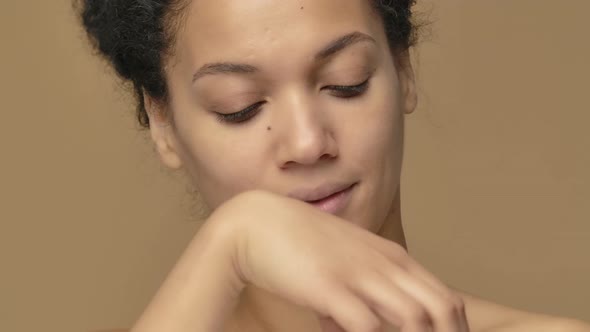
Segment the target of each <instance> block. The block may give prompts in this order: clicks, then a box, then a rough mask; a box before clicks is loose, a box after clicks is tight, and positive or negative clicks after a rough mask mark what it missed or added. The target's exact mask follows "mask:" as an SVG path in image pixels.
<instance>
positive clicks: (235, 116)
mask: <svg viewBox="0 0 590 332" xmlns="http://www.w3.org/2000/svg"><path fill="white" fill-rule="evenodd" d="M370 79H371V78H370V77H369V78H367V79H366V80H365V81H363V82H362V83H360V84H357V85H328V86H326V87H323V88H322V89H321V90H324V89H328V90H332V91H333V94H332V95H333V96H334V97H338V98H342V99H352V98H355V97H360V96H361V95H363V94H364V93H365V92H366V91H367V89H368V87H369V81H370ZM264 104H266V102H265V101H260V102H258V103H256V104H252V105H250V106H248V107H247V108H245V109H243V110H241V111H239V112H236V113H231V114H221V113H217V119H218V120H219V121H220V122H222V123H231V124H239V123H242V122H246V121H248V120H250V119H252V118H253V117H254V116H256V114H258V113H259V112H260V111H261V107H262V105H264Z"/></svg>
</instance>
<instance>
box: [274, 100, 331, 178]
mask: <svg viewBox="0 0 590 332" xmlns="http://www.w3.org/2000/svg"><path fill="white" fill-rule="evenodd" d="M278 113H280V115H279V116H280V117H281V118H282V119H281V121H280V123H281V124H282V126H281V128H280V129H281V130H280V131H279V132H278V136H279V137H278V140H279V141H278V147H279V148H278V163H279V166H280V167H281V168H283V169H284V168H290V167H295V166H296V165H313V164H316V163H318V162H320V161H324V160H330V159H334V158H336V157H337V156H338V144H337V142H336V139H335V137H334V132H333V128H331V126H330V123H329V120H328V117H327V116H326V114H324V113H323V112H322V110H320V109H317V107H316V106H314V104H313V103H312V102H306V101H305V100H303V98H292V102H291V103H289V105H285V106H284V107H283V108H282V109H281V110H280V111H279V112H278Z"/></svg>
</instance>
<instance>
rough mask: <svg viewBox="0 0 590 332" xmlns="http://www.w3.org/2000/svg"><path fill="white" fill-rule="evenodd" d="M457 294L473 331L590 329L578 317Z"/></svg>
mask: <svg viewBox="0 0 590 332" xmlns="http://www.w3.org/2000/svg"><path fill="white" fill-rule="evenodd" d="M457 293H458V294H459V295H460V296H461V297H462V298H463V302H464V303H465V311H466V313H467V319H468V321H469V325H470V327H471V330H472V331H473V332H517V331H537V332H558V331H559V332H590V325H588V324H587V323H584V322H582V321H579V320H575V319H571V318H565V317H556V316H548V315H542V314H538V313H532V312H527V311H523V310H519V309H515V308H510V307H507V306H504V305H500V304H497V303H493V302H491V301H487V300H484V299H481V298H478V297H475V296H473V295H470V294H466V293H462V292H457Z"/></svg>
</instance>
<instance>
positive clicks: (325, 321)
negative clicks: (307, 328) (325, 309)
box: [319, 317, 346, 332]
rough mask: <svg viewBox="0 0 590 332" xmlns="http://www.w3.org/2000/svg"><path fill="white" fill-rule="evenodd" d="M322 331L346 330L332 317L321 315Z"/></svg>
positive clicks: (339, 331) (337, 331) (336, 331)
mask: <svg viewBox="0 0 590 332" xmlns="http://www.w3.org/2000/svg"><path fill="white" fill-rule="evenodd" d="M319 322H320V327H321V328H322V332H346V331H345V330H344V329H343V328H341V327H340V325H338V323H336V322H335V321H334V320H333V319H332V318H330V317H319Z"/></svg>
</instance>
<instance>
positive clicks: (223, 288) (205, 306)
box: [131, 0, 590, 332]
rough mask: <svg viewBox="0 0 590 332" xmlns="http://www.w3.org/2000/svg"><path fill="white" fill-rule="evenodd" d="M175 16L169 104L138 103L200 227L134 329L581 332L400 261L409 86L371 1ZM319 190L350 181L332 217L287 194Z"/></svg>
mask: <svg viewBox="0 0 590 332" xmlns="http://www.w3.org/2000/svg"><path fill="white" fill-rule="evenodd" d="M186 10H187V12H186V15H185V19H186V22H184V24H183V28H182V29H181V31H180V32H179V34H178V36H177V38H176V47H175V52H174V55H173V56H172V57H171V58H170V59H169V61H168V62H167V66H166V77H167V81H168V84H169V87H170V94H171V98H170V102H169V104H166V105H162V104H160V103H158V102H156V101H154V100H151V99H150V98H149V96H146V105H147V108H148V112H149V116H150V122H151V135H152V138H153V141H154V143H155V146H156V150H157V152H158V154H159V157H160V158H161V160H162V162H163V163H164V164H165V165H167V166H168V167H170V168H172V169H177V170H182V171H183V172H185V173H186V174H187V175H188V177H189V178H190V179H191V180H192V182H193V183H194V185H195V187H196V188H198V190H199V193H200V195H201V196H202V198H203V200H204V203H205V204H206V205H207V207H209V208H210V210H211V211H212V214H211V216H210V217H209V218H208V219H207V221H206V223H205V224H204V226H203V227H202V229H201V230H200V231H199V232H198V234H196V235H195V237H194V239H193V241H191V243H190V244H189V246H188V247H187V249H186V251H185V252H184V254H183V256H182V257H181V258H180V260H179V261H178V263H177V264H176V266H175V267H174V269H173V270H172V271H171V272H170V275H169V276H168V278H167V279H166V281H165V282H164V284H163V285H162V287H161V288H160V289H159V291H158V292H157V294H156V295H155V297H154V299H153V300H152V302H151V303H150V305H149V306H148V308H147V309H146V310H145V312H144V313H143V315H142V316H141V317H140V319H139V320H138V322H137V323H136V324H135V326H134V327H133V328H132V330H131V331H132V332H152V331H153V332H155V331H158V332H161V331H174V332H185V331H186V332H189V331H190V332H194V331H211V332H213V331H227V332H233V331H245V332H258V331H268V332H271V331H273V332H278V331H281V332H291V331H293V332H295V331H298V332H299V331H312V332H316V331H317V332H319V331H325V332H337V331H349V332H368V331H379V330H381V331H397V330H399V331H404V332H410V331H437V332H443V331H444V332H451V331H453V332H464V331H504V332H507V331H590V329H588V328H587V326H585V325H583V324H582V323H581V322H577V321H574V320H569V319H564V318H554V317H548V316H543V315H537V314H532V313H525V312H522V311H518V310H514V309H510V308H507V307H504V306H500V305H496V304H492V303H489V302H486V301H483V300H480V299H477V298H475V297H472V296H469V295H467V294H463V293H461V292H458V291H456V290H452V289H450V288H449V287H448V286H446V285H445V284H444V283H442V282H441V281H439V280H438V279H437V278H436V277H435V276H433V275H432V274H431V273H429V272H428V271H426V269H424V268H423V267H422V266H421V265H420V264H419V263H417V262H416V261H415V260H413V259H412V258H411V257H410V256H409V255H408V253H407V251H406V243H405V237H404V232H403V228H402V222H401V207H400V201H401V198H400V175H401V168H402V159H403V137H404V117H405V116H407V115H409V114H411V113H412V112H413V111H414V110H415V108H416V104H417V95H416V86H415V81H414V74H413V69H412V66H411V63H410V61H409V56H408V54H407V53H406V52H394V51H392V49H391V48H390V47H389V45H388V42H387V39H386V36H385V33H384V29H383V26H382V24H381V22H380V20H379V18H378V17H377V16H376V14H375V13H374V12H373V11H372V9H371V7H370V4H369V1H367V0H313V1H301V0H280V1H279V0H250V1H242V0H199V1H192V2H191V3H190V4H189V6H188V7H187V8H186ZM343 37H346V38H344V39H342V38H343ZM230 64H231V65H230ZM363 84H364V85H363ZM242 110H249V112H244V111H243V112H241V113H240V114H239V115H235V114H234V115H233V116H230V117H228V116H227V115H228V114H232V113H236V112H239V111H242ZM224 115H225V117H224ZM220 119H225V121H223V120H220ZM231 119H233V120H236V119H238V120H240V121H241V120H244V119H246V120H244V121H243V122H239V123H232V122H227V121H231ZM331 182H346V183H356V186H355V187H354V189H353V191H352V196H351V200H350V202H349V204H348V205H347V206H346V208H345V209H344V210H342V211H340V212H339V213H337V214H336V215H330V214H327V213H323V212H321V211H319V210H318V209H316V208H314V207H312V206H311V205H309V204H307V203H304V202H301V201H298V200H296V199H292V198H288V197H286V196H287V194H288V193H290V192H292V191H293V190H296V189H302V188H303V189H305V188H313V187H316V186H319V185H322V184H324V183H331ZM432 222H436V220H433V221H432Z"/></svg>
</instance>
